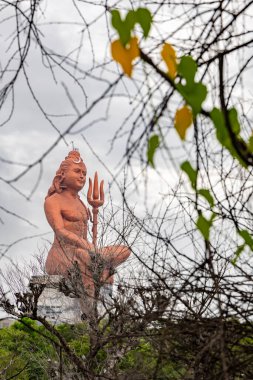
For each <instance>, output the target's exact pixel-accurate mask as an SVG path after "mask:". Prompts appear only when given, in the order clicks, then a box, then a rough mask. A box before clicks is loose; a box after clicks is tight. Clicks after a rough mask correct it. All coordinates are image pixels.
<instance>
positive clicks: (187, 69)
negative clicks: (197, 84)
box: [178, 56, 198, 87]
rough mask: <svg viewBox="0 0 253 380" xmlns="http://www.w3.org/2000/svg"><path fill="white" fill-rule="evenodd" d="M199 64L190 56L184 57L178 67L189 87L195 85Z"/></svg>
mask: <svg viewBox="0 0 253 380" xmlns="http://www.w3.org/2000/svg"><path fill="white" fill-rule="evenodd" d="M197 68H198V66H197V63H196V62H195V61H194V59H193V58H192V57H190V56H183V57H182V58H181V60H180V63H179V65H178V73H179V74H180V75H181V76H182V77H183V78H185V80H186V83H187V87H190V86H191V85H193V84H194V78H195V74H196V72H197Z"/></svg>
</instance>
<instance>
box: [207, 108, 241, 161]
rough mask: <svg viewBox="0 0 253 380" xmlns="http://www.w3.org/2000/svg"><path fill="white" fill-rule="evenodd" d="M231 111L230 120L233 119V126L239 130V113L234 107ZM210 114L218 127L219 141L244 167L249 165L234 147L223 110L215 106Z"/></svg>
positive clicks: (217, 135)
mask: <svg viewBox="0 0 253 380" xmlns="http://www.w3.org/2000/svg"><path fill="white" fill-rule="evenodd" d="M230 111H232V112H231V113H230ZM230 111H229V114H230V120H231V121H232V123H234V124H233V128H234V129H235V131H237V130H238V125H237V122H236V120H237V113H236V114H235V112H234V111H233V108H232V109H231V110H230ZM210 116H211V119H212V121H213V123H214V126H215V128H216V137H217V139H218V141H219V142H220V143H221V145H223V146H224V147H225V148H226V149H227V150H228V151H229V152H230V154H231V155H232V156H233V157H234V158H236V159H237V160H238V161H239V162H240V164H241V165H242V166H243V167H247V165H246V164H245V163H244V161H243V160H242V159H241V158H240V156H238V154H237V152H236V150H235V148H234V147H233V145H232V143H231V139H230V136H229V133H228V130H227V127H226V124H225V118H224V115H223V113H222V112H221V110H219V109H218V108H214V109H213V110H212V111H211V112H210ZM239 128H240V126H239ZM238 133H239V132H238Z"/></svg>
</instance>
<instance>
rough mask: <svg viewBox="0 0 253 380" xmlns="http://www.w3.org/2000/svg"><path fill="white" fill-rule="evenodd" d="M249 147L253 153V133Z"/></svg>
mask: <svg viewBox="0 0 253 380" xmlns="http://www.w3.org/2000/svg"><path fill="white" fill-rule="evenodd" d="M248 149H249V151H250V152H251V153H253V135H251V136H250V138H249V142H248Z"/></svg>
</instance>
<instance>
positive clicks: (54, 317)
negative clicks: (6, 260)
mask: <svg viewBox="0 0 253 380" xmlns="http://www.w3.org/2000/svg"><path fill="white" fill-rule="evenodd" d="M62 280H63V276H60V275H45V276H33V277H32V278H31V280H30V284H31V285H35V284H41V285H45V288H44V290H43V292H42V294H41V295H40V297H39V301H38V315H40V316H42V317H46V318H47V320H48V321H50V322H51V323H54V324H60V323H69V324H75V323H79V322H82V318H81V316H82V314H83V312H82V309H81V305H80V299H79V298H78V297H75V296H74V295H73V294H72V295H69V296H66V295H65V294H64V293H63V292H62V291H60V287H59V285H60V283H61V281H62ZM100 296H101V298H103V303H102V302H99V303H98V312H99V314H100V315H102V314H104V312H105V306H104V305H110V301H111V299H112V285H108V284H107V285H105V286H104V287H102V288H101V290H100Z"/></svg>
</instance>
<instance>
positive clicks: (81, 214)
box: [61, 203, 88, 223]
mask: <svg viewBox="0 0 253 380" xmlns="http://www.w3.org/2000/svg"><path fill="white" fill-rule="evenodd" d="M61 214H62V217H63V219H64V220H66V221H68V222H84V223H87V220H88V213H87V209H86V208H85V207H84V206H83V205H82V204H81V203H78V204H75V203H73V204H69V205H67V207H66V205H65V207H64V208H62V210H61Z"/></svg>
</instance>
